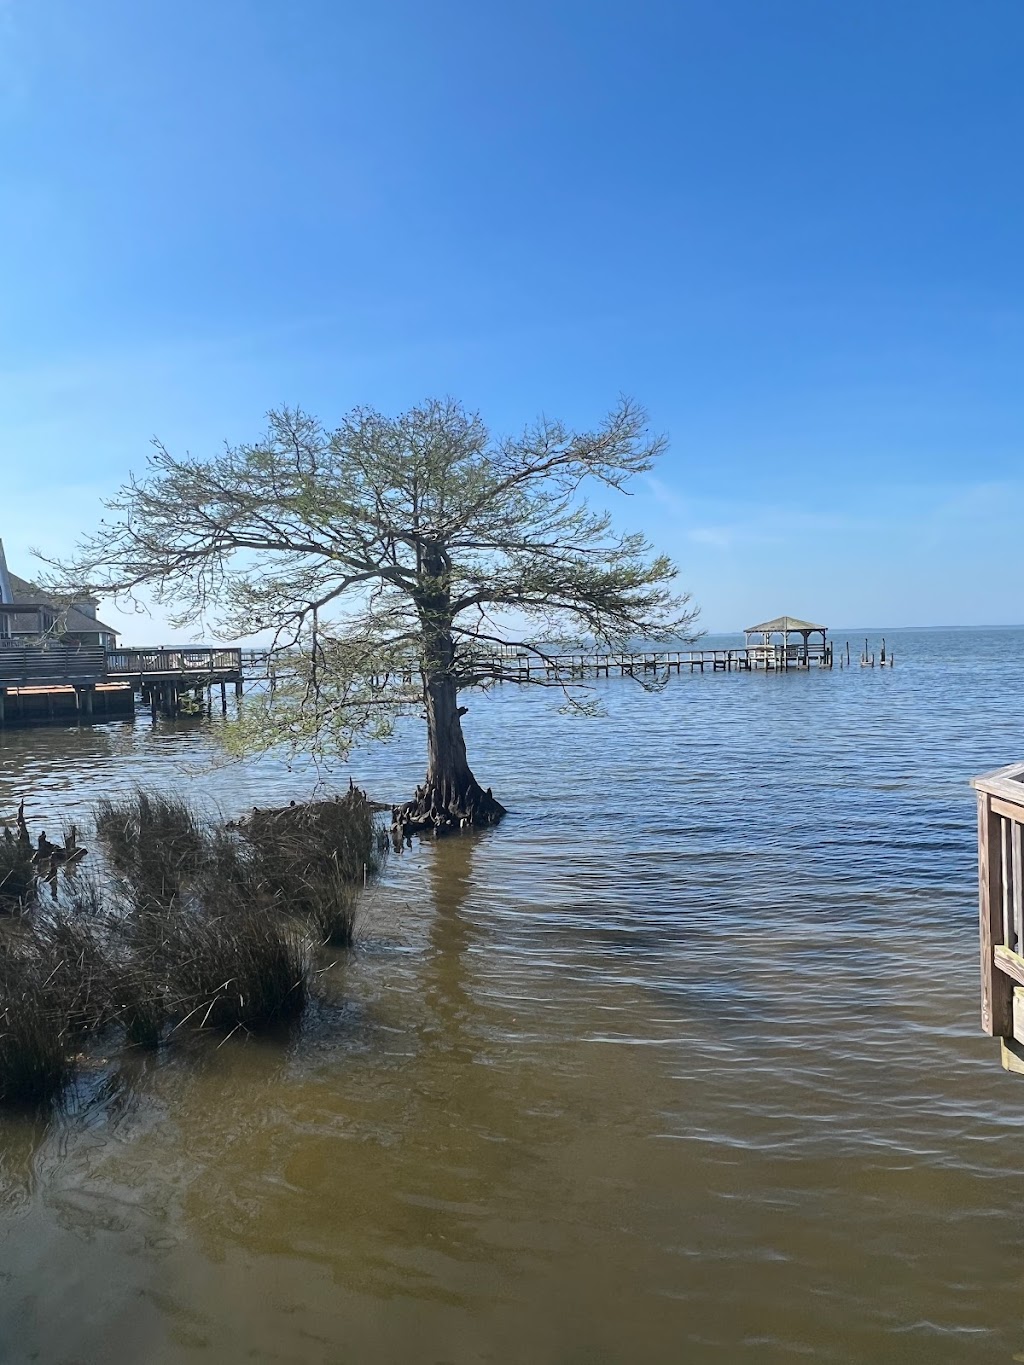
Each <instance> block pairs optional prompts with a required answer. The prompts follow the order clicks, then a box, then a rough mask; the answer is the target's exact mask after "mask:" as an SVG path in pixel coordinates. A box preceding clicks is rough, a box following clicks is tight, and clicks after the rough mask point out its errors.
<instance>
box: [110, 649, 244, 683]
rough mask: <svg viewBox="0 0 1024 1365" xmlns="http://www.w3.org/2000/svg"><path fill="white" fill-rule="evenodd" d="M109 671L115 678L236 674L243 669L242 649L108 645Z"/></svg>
mask: <svg viewBox="0 0 1024 1365" xmlns="http://www.w3.org/2000/svg"><path fill="white" fill-rule="evenodd" d="M107 671H108V673H109V674H110V676H111V677H114V678H117V677H122V678H137V677H144V676H156V677H161V678H171V677H182V676H185V677H189V676H196V675H198V676H201V677H204V678H205V677H208V676H210V675H211V674H217V675H222V674H231V675H232V676H234V675H235V674H241V671H242V651H241V650H240V649H218V648H213V647H210V646H207V645H196V646H186V647H183V648H181V649H160V648H157V649H108V650H107Z"/></svg>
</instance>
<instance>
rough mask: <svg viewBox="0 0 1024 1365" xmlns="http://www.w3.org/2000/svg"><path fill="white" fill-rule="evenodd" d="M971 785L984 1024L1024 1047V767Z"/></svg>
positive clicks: (1017, 766)
mask: <svg viewBox="0 0 1024 1365" xmlns="http://www.w3.org/2000/svg"><path fill="white" fill-rule="evenodd" d="M971 786H972V787H973V788H974V789H975V791H976V792H977V794H978V891H979V929H980V942H981V1026H982V1028H983V1029H984V1030H985V1032H986V1033H990V1034H993V1035H994V1036H996V1037H998V1038H1003V1039H1011V1040H1013V1039H1015V1040H1016V1044H1017V1045H1018V1046H1019V1045H1021V1044H1024V992H1020V993H1018V995H1017V997H1016V999H1015V994H1014V988H1015V987H1017V986H1022V987H1024V763H1014V764H1011V765H1010V767H1008V768H999V769H998V770H997V771H996V772H992V773H985V774H984V775H983V776H982V777H976V778H975V779H974V780H973V782H972V783H971ZM1015 1015H1016V1016H1017V1018H1016V1021H1015V1018H1014V1016H1015ZM1015 1023H1016V1027H1015ZM1005 1061H1006V1056H1005V1053H1004V1062H1005ZM1014 1069H1017V1068H1016V1067H1014Z"/></svg>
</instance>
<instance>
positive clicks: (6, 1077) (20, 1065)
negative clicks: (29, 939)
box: [0, 941, 71, 1103]
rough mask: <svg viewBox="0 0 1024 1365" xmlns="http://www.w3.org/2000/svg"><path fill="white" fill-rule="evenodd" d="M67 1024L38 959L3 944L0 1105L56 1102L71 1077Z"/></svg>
mask: <svg viewBox="0 0 1024 1365" xmlns="http://www.w3.org/2000/svg"><path fill="white" fill-rule="evenodd" d="M67 1032H68V1030H67V1020H66V1016H65V1013H64V1011H63V1009H62V1008H61V1006H60V1004H59V1002H57V1001H55V993H54V990H53V987H52V983H51V982H50V981H49V980H48V979H47V975H46V974H45V973H44V971H43V969H42V968H41V964H40V962H39V960H38V959H36V958H34V957H33V956H32V955H31V954H30V953H26V952H25V950H24V948H23V947H22V945H20V944H18V943H15V942H7V941H0V1102H3V1103H38V1102H42V1101H46V1100H49V1099H52V1098H54V1097H55V1096H56V1095H58V1094H59V1093H60V1091H61V1090H62V1089H63V1087H64V1084H65V1082H66V1081H67V1080H68V1077H69V1076H70V1074H71V1063H70V1059H69V1052H68V1037H67Z"/></svg>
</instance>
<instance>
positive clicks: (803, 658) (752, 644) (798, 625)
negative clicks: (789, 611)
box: [743, 616, 832, 668]
mask: <svg viewBox="0 0 1024 1365" xmlns="http://www.w3.org/2000/svg"><path fill="white" fill-rule="evenodd" d="M743 633H744V635H745V636H746V637H747V658H748V659H751V660H753V659H756V658H758V657H759V658H760V661H761V662H762V663H763V664H764V666H765V667H766V668H768V667H770V666H771V662H774V664H775V666H776V667H777V668H787V667H788V666H789V665H790V663H795V664H797V665H798V666H800V665H802V666H803V667H804V668H809V667H810V664H811V660H812V659H814V660H816V661H817V662H818V663H819V664H821V665H822V667H828V665H829V664H830V663H831V661H832V651H831V648H830V647H829V644H828V641H827V638H826V637H827V635H828V626H817V625H815V624H814V622H813V621H801V620H800V619H799V618H798V617H796V616H776V617H775V619H774V620H772V621H762V622H761V624H760V625H757V626H747V628H746V630H745V631H744V632H743ZM791 635H799V636H800V639H801V640H802V642H803V643H802V644H790V642H789V637H790V636H791ZM812 635H820V636H821V643H820V644H819V643H818V641H817V640H815V642H814V644H813V645H812V644H811V636H812ZM757 636H760V637H761V638H760V640H758V639H756V637H757ZM775 637H778V641H776V638H775ZM770 661H771V662H770Z"/></svg>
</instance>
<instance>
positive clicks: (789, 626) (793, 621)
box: [743, 616, 828, 635]
mask: <svg viewBox="0 0 1024 1365" xmlns="http://www.w3.org/2000/svg"><path fill="white" fill-rule="evenodd" d="M790 630H794V631H803V630H828V626H816V625H815V624H814V622H813V621H801V620H799V619H798V618H797V617H796V616H776V618H775V620H774V621H762V622H761V624H760V625H759V626H747V628H746V630H745V631H744V632H743V633H744V634H745V635H755V634H761V633H764V634H768V635H774V634H775V633H776V632H778V633H779V634H783V635H784V634H785V633H786V632H787V631H790Z"/></svg>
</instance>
